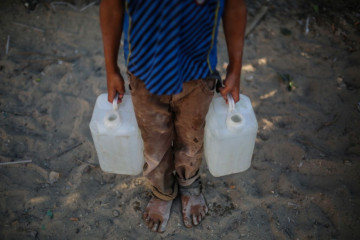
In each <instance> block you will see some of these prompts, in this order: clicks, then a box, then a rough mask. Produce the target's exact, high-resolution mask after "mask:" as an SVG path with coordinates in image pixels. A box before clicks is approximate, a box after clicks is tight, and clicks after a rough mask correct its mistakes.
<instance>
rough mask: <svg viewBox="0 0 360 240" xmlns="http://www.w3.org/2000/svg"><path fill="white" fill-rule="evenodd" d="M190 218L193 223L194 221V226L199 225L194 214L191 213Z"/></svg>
mask: <svg viewBox="0 0 360 240" xmlns="http://www.w3.org/2000/svg"><path fill="white" fill-rule="evenodd" d="M192 220H193V223H194V225H195V226H196V225H199V222H198V220H197V217H196V215H193V216H192Z"/></svg>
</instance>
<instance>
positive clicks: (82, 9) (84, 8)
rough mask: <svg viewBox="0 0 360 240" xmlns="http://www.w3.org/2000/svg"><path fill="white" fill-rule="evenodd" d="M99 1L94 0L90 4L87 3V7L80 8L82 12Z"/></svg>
mask: <svg viewBox="0 0 360 240" xmlns="http://www.w3.org/2000/svg"><path fill="white" fill-rule="evenodd" d="M96 2H97V1H93V2H92V3H89V4H88V5H86V6H85V7H83V8H81V9H80V12H83V11H85V10H86V9H88V8H89V7H91V6H94V5H95V4H96Z"/></svg>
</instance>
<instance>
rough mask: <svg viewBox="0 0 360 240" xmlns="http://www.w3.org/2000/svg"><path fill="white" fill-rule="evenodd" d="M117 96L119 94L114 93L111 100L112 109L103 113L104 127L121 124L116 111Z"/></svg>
mask: <svg viewBox="0 0 360 240" xmlns="http://www.w3.org/2000/svg"><path fill="white" fill-rule="evenodd" d="M118 98H119V96H118V94H116V95H115V98H114V100H113V102H112V105H113V109H112V111H109V113H108V114H106V115H105V118H104V124H105V126H106V127H116V126H118V125H120V124H121V119H120V115H119V113H118V104H117V101H118Z"/></svg>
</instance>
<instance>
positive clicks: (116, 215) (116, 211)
mask: <svg viewBox="0 0 360 240" xmlns="http://www.w3.org/2000/svg"><path fill="white" fill-rule="evenodd" d="M112 214H113V216H114V217H118V216H119V215H120V213H119V211H118V210H114V211H113V212H112Z"/></svg>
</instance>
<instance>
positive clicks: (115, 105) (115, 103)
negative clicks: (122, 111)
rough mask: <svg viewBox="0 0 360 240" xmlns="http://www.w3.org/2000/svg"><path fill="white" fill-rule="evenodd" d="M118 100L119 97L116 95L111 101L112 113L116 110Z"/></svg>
mask: <svg viewBox="0 0 360 240" xmlns="http://www.w3.org/2000/svg"><path fill="white" fill-rule="evenodd" d="M118 98H119V95H118V94H115V97H114V100H113V102H112V104H113V110H114V111H116V110H118V104H117V102H118Z"/></svg>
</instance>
